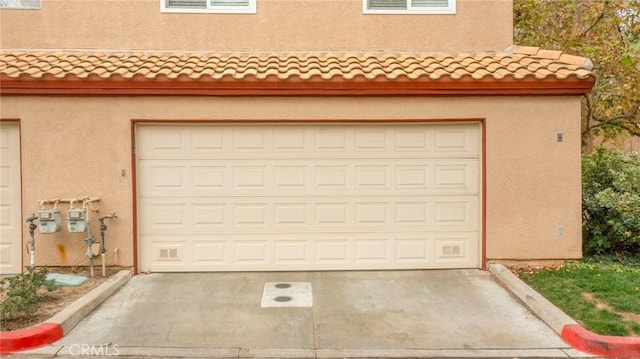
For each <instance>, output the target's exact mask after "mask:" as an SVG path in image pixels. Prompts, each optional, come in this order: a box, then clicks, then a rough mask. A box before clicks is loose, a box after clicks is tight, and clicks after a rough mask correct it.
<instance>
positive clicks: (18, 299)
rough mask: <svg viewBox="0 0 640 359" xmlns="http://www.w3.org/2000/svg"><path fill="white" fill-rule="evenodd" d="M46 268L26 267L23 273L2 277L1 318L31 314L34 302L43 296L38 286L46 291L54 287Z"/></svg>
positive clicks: (0, 287)
mask: <svg viewBox="0 0 640 359" xmlns="http://www.w3.org/2000/svg"><path fill="white" fill-rule="evenodd" d="M47 273H48V271H47V269H46V268H42V269H40V270H38V269H34V268H33V267H29V268H27V271H26V272H25V273H22V274H20V275H17V276H13V277H8V278H4V279H2V283H0V284H1V285H0V289H1V290H2V292H3V293H2V296H3V300H2V303H0V314H1V316H2V319H3V320H7V319H14V318H19V317H22V316H28V315H31V314H32V313H33V312H34V310H35V304H36V303H38V302H39V301H41V300H42V299H43V298H44V296H43V295H42V294H41V292H42V291H41V290H40V288H45V289H46V290H48V291H52V290H53V289H55V284H54V282H53V281H52V280H47Z"/></svg>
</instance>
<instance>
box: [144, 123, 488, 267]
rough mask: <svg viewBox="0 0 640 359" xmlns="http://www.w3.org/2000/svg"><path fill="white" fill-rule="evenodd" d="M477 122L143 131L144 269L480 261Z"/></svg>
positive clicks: (436, 264) (448, 264)
mask: <svg viewBox="0 0 640 359" xmlns="http://www.w3.org/2000/svg"><path fill="white" fill-rule="evenodd" d="M478 142H479V124H477V123H471V124H438V125H433V124H362V125H358V124H348V125H335V124H314V125H308V124H304V125H303V124H299V125H296V124H294V125H291V124H288V125H275V124H272V125H231V124H216V125H193V126H189V125H181V126H165V125H143V126H140V127H139V128H138V129H137V144H136V147H137V171H138V211H139V213H138V218H139V246H140V247H139V248H140V250H139V252H140V269H141V270H151V271H243V270H258V271H261V270H264V271H268V270H341V269H402V268H465V267H466V268H473V267H478V266H479V258H478V256H479V237H480V236H479V230H478V229H479V222H480V221H479V199H478V188H479V179H478V178H479V175H478V162H479V161H478V157H479V143H478Z"/></svg>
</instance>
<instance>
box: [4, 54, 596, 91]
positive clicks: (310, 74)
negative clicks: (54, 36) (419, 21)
mask: <svg viewBox="0 0 640 359" xmlns="http://www.w3.org/2000/svg"><path fill="white" fill-rule="evenodd" d="M591 69H592V65H591V62H590V61H589V60H588V59H585V58H582V57H577V56H571V55H567V54H564V53H562V52H560V51H550V50H542V49H539V48H535V47H522V46H512V47H510V48H508V49H507V50H505V51H501V52H482V53H462V54H453V55H452V54H444V53H417V54H391V53H371V54H362V53H360V54H356V53H353V54H351V53H322V54H320V53H304V54H300V53H293V54H245V53H191V52H183V53H154V52H89V51H85V52H70V51H60V52H47V51H25V50H2V51H1V52H0V80H1V81H2V83H0V91H1V92H2V93H7V94H12V93H14V92H12V91H11V89H12V88H14V87H15V88H17V87H22V88H23V89H24V88H31V89H34V88H38V86H39V85H38V84H40V86H39V87H40V88H42V87H43V88H47V89H49V90H50V91H51V90H52V89H53V88H59V87H60V86H62V87H64V86H65V85H64V83H67V84H71V83H73V84H74V86H76V87H77V89H80V88H81V87H84V88H85V89H88V88H92V89H94V92H95V90H96V89H97V88H99V87H104V88H106V89H111V90H113V89H115V88H119V89H120V91H124V89H126V88H129V89H134V88H138V89H141V88H142V86H143V85H142V84H147V85H144V88H149V84H150V83H162V85H158V86H151V87H154V88H156V89H158V88H164V89H165V90H166V89H169V88H173V89H178V88H179V89H182V90H186V89H192V90H193V89H195V88H198V89H200V90H203V89H205V88H208V89H209V90H211V89H218V90H220V89H226V90H231V88H232V87H233V88H235V89H245V90H247V88H249V89H254V90H255V89H257V88H263V89H267V88H268V89H276V88H280V89H285V88H289V89H291V90H294V91H298V92H300V91H302V92H304V91H305V89H306V90H309V89H313V88H318V89H319V88H325V90H326V89H330V88H331V89H334V90H335V89H337V88H338V87H339V88H341V89H343V90H344V89H346V88H354V89H359V91H361V92H362V91H365V90H366V89H369V87H368V86H367V85H366V83H376V84H378V85H376V86H377V87H385V86H386V87H387V88H388V89H391V88H394V87H398V86H397V85H393V84H403V85H402V86H401V87H402V88H403V89H406V90H410V89H411V88H413V89H414V90H415V89H418V88H429V89H431V90H434V89H437V88H449V89H453V88H457V87H456V86H454V85H452V84H455V83H461V84H462V83H464V84H465V85H464V86H463V87H464V88H466V89H470V88H472V87H473V86H471V85H470V83H484V84H487V83H490V84H493V85H492V86H483V88H485V87H491V88H492V89H493V91H498V88H499V87H500V86H496V85H497V84H501V83H502V84H503V85H504V84H506V83H509V84H512V85H513V84H514V83H545V84H550V83H556V85H554V86H555V88H558V87H562V86H558V85H557V84H563V83H566V84H571V87H572V88H574V87H575V86H576V85H575V84H581V85H580V86H578V87H580V88H581V90H580V91H581V92H582V93H585V92H587V91H588V90H589V89H590V88H591V86H593V82H594V80H595V77H594V74H593V73H592V72H591ZM123 82H124V83H128V84H129V85H127V86H124V84H123ZM54 83H55V84H57V85H56V86H52V85H53V84H54ZM83 83H84V85H82V84H83ZM109 83H111V84H109ZM113 83H119V84H120V85H117V86H114V85H113ZM171 83H173V84H174V85H171ZM215 83H217V84H218V85H214V84H215ZM232 83H235V84H237V86H235V87H234V85H230V84H232ZM322 83H324V84H329V83H330V84H332V85H331V86H329V87H327V86H324V87H323V86H319V84H322ZM356 83H357V84H358V85H357V86H354V85H350V84H356ZM97 84H103V85H102V86H98V85H97ZM188 84H191V85H188ZM221 84H224V85H221ZM249 84H253V85H249ZM259 84H262V85H261V86H258V85H259ZM278 84H280V85H278ZM284 84H289V85H288V86H287V85H285V86H282V85H284ZM305 84H306V85H305ZM338 84H341V85H338ZM380 84H386V85H380ZM408 84H414V85H416V86H409V85H408ZM437 84H447V85H446V86H444V85H443V86H440V85H437ZM512 85H508V86H506V87H510V86H512ZM256 86H257V87H256ZM529 87H530V86H529ZM534 87H536V88H540V86H539V85H538V86H534ZM543 87H544V86H543ZM587 87H588V89H587ZM585 89H586V90H585ZM149 91H151V92H153V90H149ZM176 91H177V90H176ZM178 92H179V91H178ZM183 92H184V94H196V93H191V92H189V91H186V92H185V91H183ZM18 93H26V92H19V91H18ZM77 93H79V94H82V93H83V92H77ZM87 93H88V92H84V94H87ZM114 93H115V94H118V93H116V92H114ZM167 93H170V92H163V93H159V94H167ZM401 93H402V92H399V93H398V94H401ZM141 94H142V93H141ZM202 94H205V93H202ZM209 94H215V91H213V92H211V93H209ZM302 94H304V93H302ZM443 94H444V93H443Z"/></svg>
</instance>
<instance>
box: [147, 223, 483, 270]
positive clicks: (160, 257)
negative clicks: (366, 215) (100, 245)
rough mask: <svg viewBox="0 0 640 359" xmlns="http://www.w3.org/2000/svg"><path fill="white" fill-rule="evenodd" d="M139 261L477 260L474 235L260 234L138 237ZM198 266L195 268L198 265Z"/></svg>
mask: <svg viewBox="0 0 640 359" xmlns="http://www.w3.org/2000/svg"><path fill="white" fill-rule="evenodd" d="M143 240H144V241H145V242H148V243H149V248H147V250H146V251H145V254H143V258H144V260H146V261H147V262H148V263H150V264H151V265H152V267H153V268H156V270H166V271H184V270H193V269H194V268H200V270H216V269H218V270H220V269H223V268H229V267H233V268H234V270H261V269H264V268H265V266H267V267H268V268H270V270H291V269H303V268H304V269H307V270H316V269H317V270H321V269H343V270H344V269H376V268H383V269H384V268H422V269H428V268H438V267H440V266H442V265H444V266H445V267H448V268H453V267H457V268H472V267H475V266H476V265H477V264H476V262H477V259H476V256H477V249H476V248H477V246H476V244H477V234H476V233H474V232H453V233H424V232H422V233H420V232H416V233H405V234H403V235H397V234H393V233H372V234H359V235H355V236H354V235H347V234H340V233H334V234H330V233H327V234H322V235H313V234H310V235H304V236H301V235H281V236H273V235H261V234H237V233H236V234H234V233H229V234H217V235H214V236H204V235H199V236H195V237H192V238H191V239H189V240H184V241H180V240H178V239H177V238H175V237H171V236H167V237H160V238H156V239H154V240H148V239H143ZM199 266H200V267H199Z"/></svg>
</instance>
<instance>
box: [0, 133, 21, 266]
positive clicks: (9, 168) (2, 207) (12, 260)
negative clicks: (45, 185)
mask: <svg viewBox="0 0 640 359" xmlns="http://www.w3.org/2000/svg"><path fill="white" fill-rule="evenodd" d="M0 198H2V203H1V204H0V273H2V274H17V273H21V272H22V258H21V257H22V245H21V242H22V240H21V235H22V220H21V219H20V211H21V210H22V208H21V203H20V127H19V125H18V123H16V122H10V121H7V122H2V124H1V125H0Z"/></svg>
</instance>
